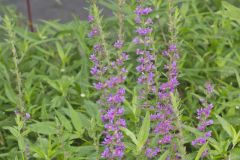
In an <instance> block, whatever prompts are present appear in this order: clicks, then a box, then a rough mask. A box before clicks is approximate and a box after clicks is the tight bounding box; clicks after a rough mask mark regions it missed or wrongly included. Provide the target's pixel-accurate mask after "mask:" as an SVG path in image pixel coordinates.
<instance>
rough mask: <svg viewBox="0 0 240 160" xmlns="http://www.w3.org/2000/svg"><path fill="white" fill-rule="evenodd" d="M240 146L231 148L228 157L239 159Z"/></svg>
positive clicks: (234, 159) (233, 159) (231, 159)
mask: <svg viewBox="0 0 240 160" xmlns="http://www.w3.org/2000/svg"><path fill="white" fill-rule="evenodd" d="M239 153H240V148H235V149H233V150H231V152H230V156H229V159H230V160H239V159H240V154H239Z"/></svg>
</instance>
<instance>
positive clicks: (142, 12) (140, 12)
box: [135, 6, 152, 16]
mask: <svg viewBox="0 0 240 160" xmlns="http://www.w3.org/2000/svg"><path fill="white" fill-rule="evenodd" d="M151 12H152V8H150V7H147V8H143V7H141V6H137V8H136V10H135V13H136V15H138V16H140V15H147V14H149V13H151Z"/></svg>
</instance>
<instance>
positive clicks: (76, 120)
mask: <svg viewBox="0 0 240 160" xmlns="http://www.w3.org/2000/svg"><path fill="white" fill-rule="evenodd" d="M68 104H69V103H68ZM68 107H69V116H70V118H71V120H72V124H73V126H74V128H75V129H76V130H77V131H78V132H79V133H82V132H83V126H82V122H81V119H80V117H79V114H78V112H77V111H75V110H74V109H73V108H72V106H71V105H70V104H69V105H68Z"/></svg>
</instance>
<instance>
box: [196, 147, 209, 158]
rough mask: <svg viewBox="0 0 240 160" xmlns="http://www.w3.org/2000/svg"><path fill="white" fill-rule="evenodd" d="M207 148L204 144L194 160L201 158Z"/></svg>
mask: <svg viewBox="0 0 240 160" xmlns="http://www.w3.org/2000/svg"><path fill="white" fill-rule="evenodd" d="M207 146H208V143H205V144H204V145H203V146H202V147H201V148H200V149H199V151H198V154H197V156H196V158H195V160H199V159H200V158H201V156H202V154H203V152H204V151H205V150H206V148H207Z"/></svg>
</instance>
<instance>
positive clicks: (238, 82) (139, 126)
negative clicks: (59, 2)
mask: <svg viewBox="0 0 240 160" xmlns="http://www.w3.org/2000/svg"><path fill="white" fill-rule="evenodd" d="M236 2H237V1H230V0H229V1H222V0H214V1H204V2H203V1H198V0H191V1H176V3H175V4H174V5H175V6H177V8H178V9H177V12H178V15H177V19H179V21H178V22H177V24H176V27H177V31H178V36H177V39H178V43H179V44H178V46H179V49H180V60H179V62H178V68H179V71H180V75H179V81H180V85H179V87H178V94H176V95H175V97H174V96H173V97H172V98H175V100H176V104H175V105H176V106H174V107H175V109H176V112H177V113H176V115H177V118H178V122H179V124H178V125H179V128H180V129H181V130H182V131H181V132H182V134H183V135H184V136H181V137H180V139H181V142H179V143H183V145H184V147H185V148H186V153H187V154H186V157H187V158H186V159H189V160H191V159H200V158H201V155H202V153H203V152H204V150H205V149H206V148H208V151H209V155H208V156H207V157H206V158H205V159H214V160H218V159H219V160H220V159H231V160H238V159H240V157H239V155H240V143H239V142H240V125H239V124H240V118H239V117H240V111H239V110H240V63H239V61H240V47H239V46H240V38H239V35H240V22H239V19H240V14H239V13H240V8H239V7H240V6H237V5H239V4H238V3H236ZM147 3H148V5H149V6H154V7H155V8H156V9H157V10H155V11H154V12H153V13H152V14H151V16H152V17H155V18H156V19H157V23H155V25H154V27H153V28H154V30H155V31H154V37H155V44H156V45H155V50H156V51H157V52H156V53H157V54H160V53H161V52H162V51H163V50H164V49H165V48H166V45H167V39H168V38H169V36H170V35H169V32H168V11H167V3H166V1H162V0H151V1H147ZM99 4H101V5H103V6H105V7H107V8H109V9H111V10H113V11H114V12H117V11H118V5H117V3H115V1H110V0H104V1H100V2H99ZM135 8H136V2H135V1H134V0H129V1H127V2H126V4H125V5H124V7H123V12H124V14H125V18H124V19H125V24H124V34H125V35H124V36H125V42H124V43H125V45H124V48H123V49H124V50H125V51H127V52H128V53H129V56H130V60H129V61H127V62H126V63H127V64H126V68H127V70H128V75H127V77H128V78H127V80H126V82H125V83H124V85H123V86H124V88H125V89H126V92H127V97H126V100H125V101H124V109H125V114H124V117H125V119H126V121H127V127H126V128H121V130H122V131H123V132H124V144H125V146H126V151H125V157H126V158H125V159H130V160H131V159H139V160H140V159H144V156H143V155H144V152H143V151H142V150H143V148H144V145H145V143H146V141H147V139H148V137H149V130H150V122H149V121H150V120H149V119H150V114H149V112H145V110H141V108H140V107H139V104H140V103H141V102H139V101H138V99H137V96H138V95H137V94H138V90H139V86H138V85H137V83H136V79H137V73H136V71H135V68H136V66H137V63H136V56H135V53H134V52H135V49H136V47H135V46H134V44H133V43H132V39H133V35H134V34H135V33H134V31H135V23H134V18H135V17H134V9H135ZM3 13H4V15H3V17H2V18H1V21H0V23H1V24H0V25H1V26H0V35H1V37H2V38H1V40H0V80H1V83H0V93H1V94H0V159H2V160H5V159H39V160H40V159H46V160H50V159H59V160H63V159H76V160H77V159H79V160H80V159H88V160H96V159H100V156H101V153H102V151H103V150H104V147H103V145H102V143H101V142H102V141H103V139H104V136H103V135H102V131H103V129H104V124H103V123H102V120H101V116H100V115H101V113H100V110H101V107H100V106H99V104H98V103H97V100H98V97H99V96H100V93H99V92H97V91H96V90H95V89H94V88H93V86H92V83H93V82H94V78H93V77H92V76H91V75H90V68H91V67H92V63H91V62H90V60H89V56H90V54H91V53H92V52H93V49H92V46H93V44H94V42H93V40H92V39H90V38H88V33H89V31H90V27H89V24H88V22H86V21H79V20H78V19H77V18H76V17H75V19H74V20H73V21H71V22H69V23H65V24H61V23H59V22H57V21H43V22H42V23H41V24H40V25H37V26H36V27H37V32H34V33H31V32H29V31H28V29H27V28H26V24H24V23H22V22H21V20H22V19H20V18H19V17H18V16H15V15H14V16H13V14H14V12H13V11H12V10H8V9H7V10H4V12H3ZM10 17H12V18H11V19H10ZM102 23H103V30H104V31H105V34H106V37H107V38H106V41H107V44H108V45H110V44H112V43H113V42H114V41H116V40H117V39H116V35H115V34H111V33H117V32H118V19H117V18H116V17H108V18H105V17H104V18H103V19H102ZM14 50H15V51H14ZM13 52H15V53H16V55H15V56H14V55H13ZM111 53H112V51H111ZM14 57H15V58H16V62H17V63H15V62H14ZM164 61H165V59H161V58H159V59H158V63H159V67H163V66H162V65H163V64H164ZM16 64H17V68H18V70H16ZM160 72H161V73H159V74H163V75H164V72H163V70H161V71H160ZM17 73H19V74H20V77H21V83H19V80H17V76H19V75H17ZM161 81H165V79H164V77H163V79H161ZM206 81H211V83H212V84H214V97H212V98H211V99H208V101H209V102H211V103H212V104H213V105H214V108H213V110H212V114H211V115H210V117H211V119H213V121H214V124H213V125H212V126H211V127H209V128H210V130H212V138H210V139H209V140H208V142H207V143H206V144H205V145H203V146H202V147H201V148H195V147H192V146H191V141H192V140H194V139H195V138H196V137H198V136H201V133H200V132H199V131H198V130H197V129H196V126H197V119H196V118H195V117H196V112H197V109H198V108H200V103H199V99H201V98H204V97H206V93H205V90H204V87H203V86H204V84H205V83H206ZM19 85H20V86H19ZM19 87H20V92H23V96H22V98H21V96H19ZM19 97H20V98H21V100H20V101H23V102H19ZM178 101H179V102H178ZM19 104H20V105H19ZM16 112H17V114H15V113H16ZM26 113H29V114H30V116H31V117H30V118H29V117H27V114H26ZM169 153H171V152H170V151H169V150H166V151H165V153H164V154H162V155H161V156H159V157H156V158H155V159H159V160H162V159H166V158H167V156H168V154H169ZM145 159H146V158H145Z"/></svg>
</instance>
